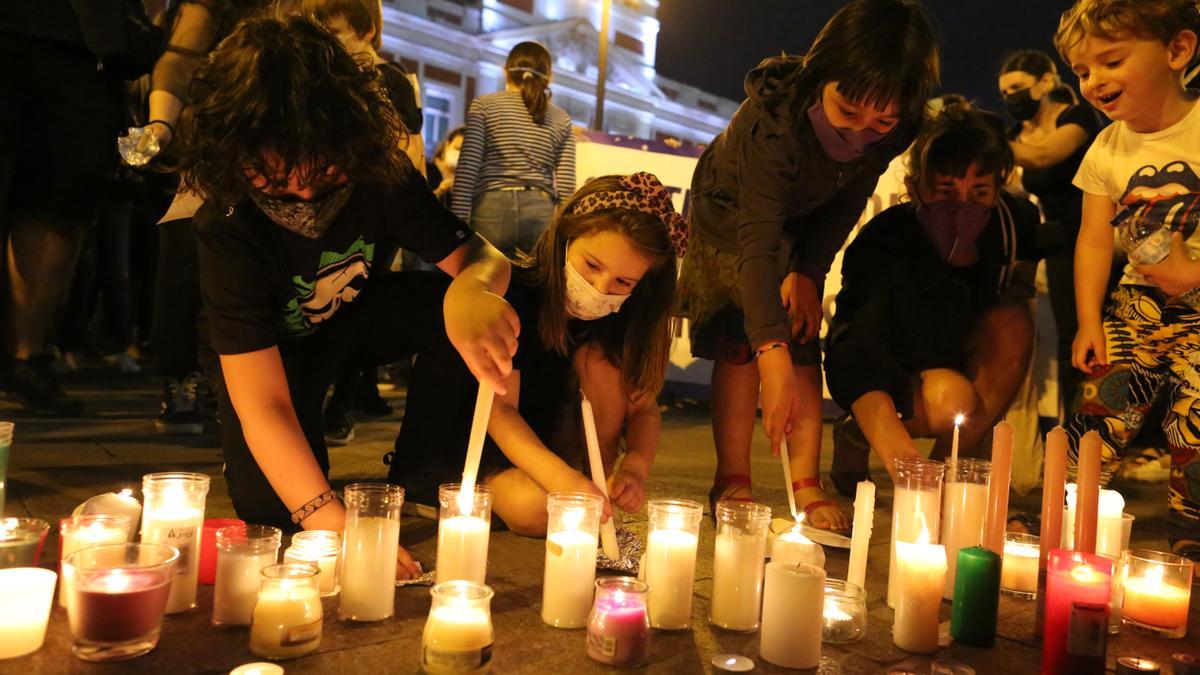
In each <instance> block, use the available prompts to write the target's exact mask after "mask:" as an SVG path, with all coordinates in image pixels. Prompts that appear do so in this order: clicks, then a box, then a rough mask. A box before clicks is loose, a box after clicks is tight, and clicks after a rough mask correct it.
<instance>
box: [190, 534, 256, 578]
mask: <svg viewBox="0 0 1200 675" xmlns="http://www.w3.org/2000/svg"><path fill="white" fill-rule="evenodd" d="M245 524H246V523H245V521H242V520H238V519H237V518H209V519H208V520H206V521H204V528H203V529H202V530H201V532H200V576H199V578H198V580H199V582H200V583H202V584H208V585H209V586H211V585H213V584H215V583H216V581H217V530H219V529H221V528H222V527H231V526H233V525H245Z"/></svg>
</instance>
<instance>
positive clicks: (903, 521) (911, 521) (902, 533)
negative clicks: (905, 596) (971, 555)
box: [887, 457, 946, 608]
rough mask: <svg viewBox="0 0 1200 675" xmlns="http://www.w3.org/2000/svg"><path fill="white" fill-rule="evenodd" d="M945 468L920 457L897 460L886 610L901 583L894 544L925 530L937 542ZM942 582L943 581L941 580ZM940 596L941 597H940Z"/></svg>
mask: <svg viewBox="0 0 1200 675" xmlns="http://www.w3.org/2000/svg"><path fill="white" fill-rule="evenodd" d="M945 469H946V465H945V464H942V463H941V462H935V461H932V460H928V459H925V458H922V457H900V458H898V459H897V460H896V465H895V471H896V487H895V494H894V497H893V499H892V556H891V561H890V563H889V567H888V592H887V602H888V607H892V608H895V606H896V600H897V597H898V593H897V591H898V590H899V583H900V561H899V560H898V558H897V548H896V544H898V543H899V542H902V541H903V542H909V543H912V542H914V541H916V540H917V537H918V536H920V534H921V531H922V530H925V531H926V533H927V536H928V537H929V539H928V540H927V541H937V538H938V531H939V530H938V527H939V524H940V522H941V517H942V476H943V473H944V472H945ZM943 583H944V581H943ZM939 597H940V594H939Z"/></svg>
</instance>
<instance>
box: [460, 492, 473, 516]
mask: <svg viewBox="0 0 1200 675" xmlns="http://www.w3.org/2000/svg"><path fill="white" fill-rule="evenodd" d="M457 500H458V512H459V513H460V514H462V515H464V516H469V515H471V512H472V511H474V510H475V490H469V491H468V490H462V489H460V490H459V491H458V497H457Z"/></svg>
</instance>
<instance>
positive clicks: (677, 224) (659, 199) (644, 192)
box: [572, 171, 688, 258]
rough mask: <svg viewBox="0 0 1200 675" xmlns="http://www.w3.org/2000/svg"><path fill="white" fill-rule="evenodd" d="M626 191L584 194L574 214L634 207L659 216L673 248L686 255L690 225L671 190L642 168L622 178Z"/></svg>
mask: <svg viewBox="0 0 1200 675" xmlns="http://www.w3.org/2000/svg"><path fill="white" fill-rule="evenodd" d="M621 187H622V188H624V189H623V190H607V191H604V192H594V193H592V194H590V195H587V196H586V197H581V198H580V199H579V202H578V203H577V204H576V205H575V208H574V209H573V211H572V213H574V214H575V215H580V216H581V215H584V214H587V213H591V212H593V211H601V210H604V209H632V210H635V211H641V212H643V213H649V214H651V215H654V216H657V217H658V219H659V220H661V221H662V223H663V225H666V227H667V233H668V234H669V235H670V237H671V248H672V249H673V250H674V251H675V255H676V256H677V257H680V258H682V257H683V254H684V251H685V250H686V249H687V240H688V224H687V221H686V220H684V219H683V216H681V215H679V213H678V212H677V211H676V210H675V206H674V205H673V204H672V203H671V193H669V192H667V188H665V187H663V184H662V183H661V182H660V181H659V180H658V177H657V176H655V175H654V174H652V173H647V172H645V171H639V172H637V173H635V174H630V175H628V176H622V177H621Z"/></svg>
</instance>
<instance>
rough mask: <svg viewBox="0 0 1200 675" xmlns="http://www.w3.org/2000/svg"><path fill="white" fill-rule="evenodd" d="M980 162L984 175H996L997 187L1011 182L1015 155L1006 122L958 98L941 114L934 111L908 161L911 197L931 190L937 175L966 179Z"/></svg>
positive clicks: (923, 127) (918, 137)
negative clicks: (1007, 136)
mask: <svg viewBox="0 0 1200 675" xmlns="http://www.w3.org/2000/svg"><path fill="white" fill-rule="evenodd" d="M976 162H978V164H979V171H980V172H981V173H985V174H986V173H990V174H993V175H994V177H995V180H996V187H1000V186H1002V185H1004V184H1005V183H1006V182H1007V181H1008V175H1009V174H1010V173H1012V170H1013V164H1014V160H1013V153H1012V148H1010V147H1009V145H1008V141H1007V140H1005V138H1004V122H1003V120H1001V119H1000V118H999V117H997V116H996V115H994V114H993V113H990V112H988V111H986V110H980V109H979V108H976V107H975V106H973V105H971V104H970V103H968V102H966V100H965V99H962V97H955V99H952V101H951V102H950V103H949V104H947V105H946V106H945V107H943V108H942V109H941V110H939V111H931V112H930V113H929V115H928V116H927V118H926V120H925V124H924V126H922V127H921V132H920V133H919V134H917V139H916V140H915V141H913V144H912V148H911V149H909V152H908V157H907V158H906V160H905V168H906V169H907V173H908V175H907V178H906V181H905V184H906V187H907V188H908V190H909V196H910V197H911V196H914V195H915V194H916V193H917V191H918V190H921V189H926V190H928V189H931V188H932V187H933V184H934V181H935V180H936V178H937V176H956V177H962V176H965V175H966V174H967V170H968V169H970V168H971V165H972V164H975V163H976Z"/></svg>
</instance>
